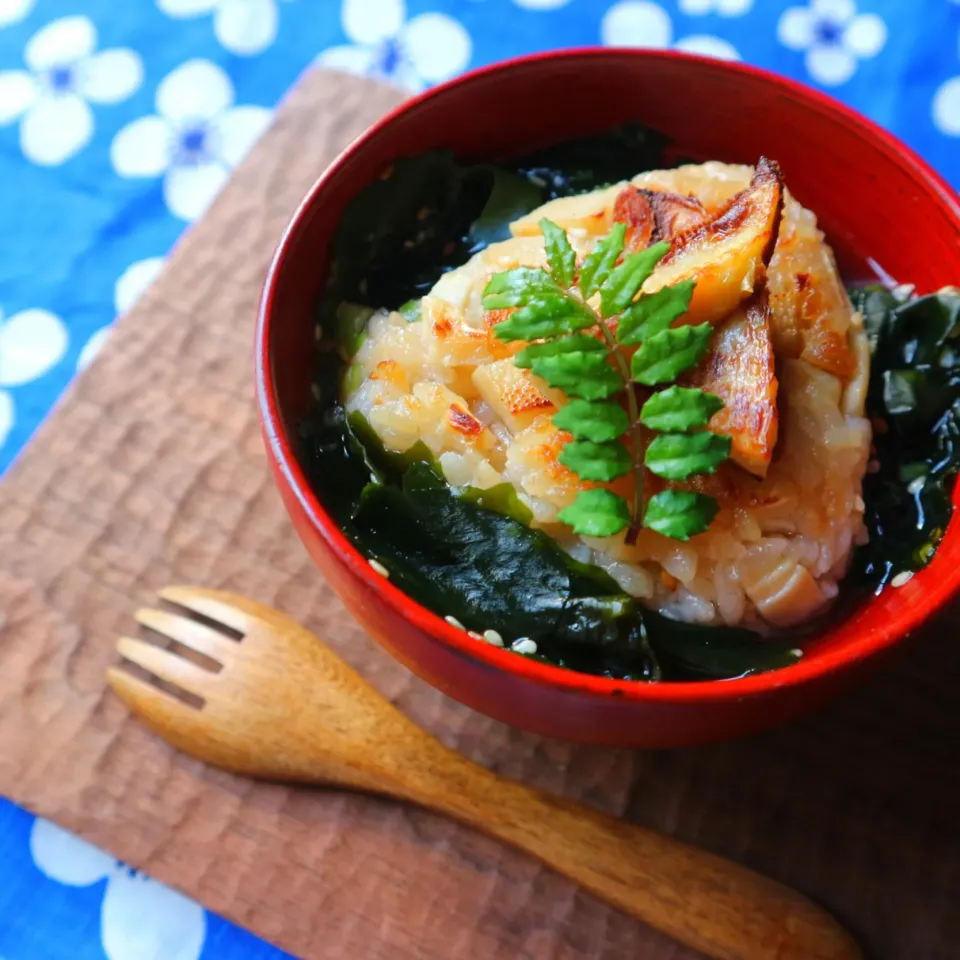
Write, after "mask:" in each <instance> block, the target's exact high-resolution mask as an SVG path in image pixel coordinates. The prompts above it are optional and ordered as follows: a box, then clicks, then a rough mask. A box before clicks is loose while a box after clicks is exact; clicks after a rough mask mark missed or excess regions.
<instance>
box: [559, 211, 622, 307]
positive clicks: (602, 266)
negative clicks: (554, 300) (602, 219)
mask: <svg viewBox="0 0 960 960" xmlns="http://www.w3.org/2000/svg"><path fill="white" fill-rule="evenodd" d="M557 229H558V230H559V229H560V228H559V227H557ZM626 234H627V227H626V224H623V223H615V224H614V225H613V229H612V230H611V231H610V232H609V233H608V234H607V235H606V236H605V237H603V238H602V239H601V240H598V241H597V245H596V246H595V247H594V248H593V252H592V253H591V254H590V255H589V256H588V257H587V258H586V260H584V261H583V266H582V267H581V268H580V292H581V294H583V297H584V299H585V300H586V299H589V298H590V297H592V296H593V295H594V294H595V293H596V292H597V291H598V290H599V289H600V288H601V287H602V286H603V285H604V283H606V281H607V278H608V277H609V276H610V272H611V271H612V270H613V267H614V264H616V262H617V260H618V259H619V257H620V254H621V253H623V241H624V238H625V237H626Z"/></svg>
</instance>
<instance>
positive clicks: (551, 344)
mask: <svg viewBox="0 0 960 960" xmlns="http://www.w3.org/2000/svg"><path fill="white" fill-rule="evenodd" d="M574 350H579V351H581V352H582V353H602V354H606V353H607V346H606V344H605V343H603V342H602V341H600V340H597V339H596V338H595V337H591V336H590V335H589V334H587V333H574V334H571V335H570V336H569V337H562V338H561V339H559V340H548V341H547V342H545V343H531V344H530V346H529V347H524V348H523V350H521V351H520V352H519V353H518V354H517V355H516V356H515V357H514V358H513V362H514V365H515V366H518V367H522V368H524V369H527V368H529V367H530V366H531V365H532V364H533V361H534V359H535V358H536V357H551V356H553V355H554V354H558V353H572V352H573V351H574Z"/></svg>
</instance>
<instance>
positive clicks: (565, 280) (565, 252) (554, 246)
mask: <svg viewBox="0 0 960 960" xmlns="http://www.w3.org/2000/svg"><path fill="white" fill-rule="evenodd" d="M540 230H541V232H542V233H543V242H544V246H545V248H546V251H547V262H548V263H549V264H550V275H551V276H552V277H553V279H554V280H556V281H557V283H559V284H560V286H561V287H569V286H572V285H573V278H574V276H575V274H576V272H577V255H576V253H574V250H573V247H571V246H570V240H569V239H568V238H567V232H566V230H564V229H563V228H562V227H558V226H557V225H556V224H555V223H554V222H553V221H552V220H548V219H547V218H546V217H544V218H543V219H542V220H541V221H540Z"/></svg>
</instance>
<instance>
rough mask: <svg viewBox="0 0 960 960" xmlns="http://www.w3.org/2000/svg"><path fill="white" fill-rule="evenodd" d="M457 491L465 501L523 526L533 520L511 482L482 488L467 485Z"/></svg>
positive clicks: (528, 509) (527, 525) (526, 525)
mask: <svg viewBox="0 0 960 960" xmlns="http://www.w3.org/2000/svg"><path fill="white" fill-rule="evenodd" d="M458 493H459V495H460V499H461V500H463V501H464V502H465V503H475V504H476V505H477V506H478V507H483V509H484V510H492V511H493V512H494V513H501V514H503V516H505V517H510V519H511V520H516V521H517V523H522V524H523V525H524V526H525V527H529V526H530V524H531V522H532V521H533V513H532V512H531V511H530V508H529V507H528V506H527V505H526V504H525V503H524V502H523V501H522V500H521V499H520V497H519V496H518V495H517V490H516V487H514V486H513V484H512V483H498V484H495V485H494V486H492V487H486V488H484V489H481V488H480V487H470V486H467V487H463V488H462V489H461V490H459V491H458Z"/></svg>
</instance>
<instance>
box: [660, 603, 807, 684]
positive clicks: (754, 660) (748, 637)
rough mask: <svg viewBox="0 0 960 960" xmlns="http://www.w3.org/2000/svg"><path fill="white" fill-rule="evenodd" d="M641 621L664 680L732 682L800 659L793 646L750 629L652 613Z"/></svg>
mask: <svg viewBox="0 0 960 960" xmlns="http://www.w3.org/2000/svg"><path fill="white" fill-rule="evenodd" d="M643 622H644V625H645V627H646V631H647V638H648V639H649V641H650V644H651V646H652V647H654V649H656V650H657V652H658V657H659V659H660V663H661V667H662V668H663V674H664V676H663V678H664V680H690V679H701V680H732V679H735V678H737V677H748V676H750V675H752V674H755V673H765V672H767V671H769V670H779V669H780V668H781V667H789V666H791V665H792V664H795V663H797V662H799V660H800V657H801V656H802V654H801V653H800V651H799V650H798V649H797V648H796V646H795V645H793V644H789V643H783V642H781V641H778V640H776V639H772V638H769V637H763V636H761V635H760V634H758V633H754V632H753V631H752V630H742V629H739V628H735V627H703V626H700V625H698V624H691V623H681V622H679V621H677V620H670V619H669V618H667V617H664V616H662V615H661V614H659V613H654V612H653V611H652V610H646V611H644V614H643Z"/></svg>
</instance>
